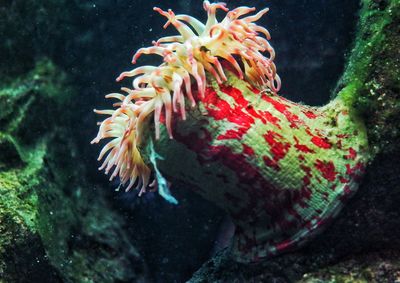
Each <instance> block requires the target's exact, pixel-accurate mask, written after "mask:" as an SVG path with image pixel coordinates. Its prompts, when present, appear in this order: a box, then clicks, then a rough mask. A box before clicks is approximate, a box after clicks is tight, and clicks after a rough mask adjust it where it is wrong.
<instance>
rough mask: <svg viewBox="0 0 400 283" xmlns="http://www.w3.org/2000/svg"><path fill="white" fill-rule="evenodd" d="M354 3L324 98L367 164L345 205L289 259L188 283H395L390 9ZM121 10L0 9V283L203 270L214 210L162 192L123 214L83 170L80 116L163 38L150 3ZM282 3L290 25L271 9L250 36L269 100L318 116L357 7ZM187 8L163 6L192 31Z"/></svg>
mask: <svg viewBox="0 0 400 283" xmlns="http://www.w3.org/2000/svg"><path fill="white" fill-rule="evenodd" d="M229 2H230V1H228V5H229V6H231V7H232V6H236V5H239V4H246V5H249V4H248V1H232V3H229ZM281 2H283V1H281ZM362 2H363V5H364V9H363V10H362V12H361V13H362V14H361V15H362V17H361V22H360V25H359V33H358V37H357V42H358V44H356V45H355V48H354V50H353V52H352V55H351V56H350V57H349V63H348V66H349V68H348V69H347V71H346V72H345V75H344V76H343V79H342V81H341V83H340V84H339V85H338V87H337V92H339V91H348V93H353V91H356V92H357V93H360V95H358V96H357V99H356V101H354V103H355V105H357V107H358V108H359V109H360V113H362V114H364V115H365V117H366V119H367V122H368V125H369V129H370V136H371V141H372V143H373V145H374V146H375V149H376V150H375V153H376V154H377V156H376V158H375V159H374V161H373V162H372V164H371V165H370V167H369V169H368V173H367V176H366V178H365V180H364V184H363V186H362V188H361V189H360V191H359V193H358V194H357V195H356V197H355V198H354V199H352V200H351V201H350V202H349V205H348V206H347V207H346V208H345V210H344V211H343V213H342V214H341V216H340V218H338V219H337V220H336V221H335V223H334V224H333V225H332V226H331V227H330V228H329V229H328V230H326V231H325V232H324V233H323V234H321V235H320V236H319V237H318V238H317V239H315V241H313V242H312V243H310V244H309V245H308V246H306V247H304V248H303V249H302V250H300V251H295V252H293V253H291V254H287V255H285V256H282V257H278V258H274V259H272V260H270V261H268V262H262V263H258V264H253V265H250V266H249V265H241V264H237V263H235V262H233V261H232V260H230V259H229V254H228V253H227V252H226V251H221V252H220V253H219V254H218V255H216V256H215V257H213V258H212V259H211V260H209V261H208V262H206V263H205V264H204V265H203V267H202V268H201V269H200V270H199V271H197V272H196V273H195V275H194V276H193V278H192V279H191V282H218V281H219V282H243V281H251V280H253V281H255V282H259V281H262V282H269V281H273V282H293V281H298V280H300V281H301V282H326V281H328V282H329V281H331V282H354V281H355V280H358V281H359V282H370V281H374V280H375V281H377V282H395V281H396V280H397V278H398V271H399V263H398V260H397V258H398V252H397V250H398V248H400V241H399V239H400V230H399V227H400V225H398V224H399V223H398V219H399V213H400V210H399V208H398V203H399V201H400V190H399V181H398V180H399V177H398V176H399V174H400V171H399V170H400V169H399V166H398V164H399V160H400V153H399V149H398V140H399V133H400V131H399V128H398V125H399V111H398V107H399V104H398V101H399V97H398V95H399V89H400V87H399V80H398V78H399V73H398V71H399V69H400V68H399V65H398V64H399V63H398V59H399V54H398V52H399V49H398V46H399V37H398V34H399V30H398V27H399V26H400V24H399V10H400V8H399V7H398V6H399V5H398V4H397V3H396V2H398V1H394V0H392V1H385V0H383V1H372V0H371V1H367V0H365V1H362ZM132 3H133V2H132V1H116V2H115V1H102V0H98V1H92V2H87V1H65V0H57V1H55V0H43V1H29V0H16V1H9V0H5V1H1V2H0V36H1V39H4V40H2V41H1V42H0V63H1V64H0V74H1V77H0V282H120V283H121V282H148V281H150V282H151V281H155V280H158V281H160V282H173V281H176V282H182V281H184V280H186V279H188V278H190V277H191V274H192V273H193V272H194V271H195V270H196V268H198V267H199V266H200V265H201V263H202V262H204V261H205V260H206V259H207V258H208V257H209V256H210V252H211V250H212V246H213V241H214V237H215V235H216V234H217V229H218V226H219V223H220V222H221V221H222V219H223V214H222V213H221V212H220V211H219V210H217V209H216V208H214V207H213V206H212V205H210V204H209V203H207V202H205V201H203V200H201V199H199V198H198V197H196V196H192V195H191V194H190V193H187V190H185V188H184V184H175V185H176V187H177V188H173V190H174V195H175V196H176V197H177V198H178V199H179V201H180V206H179V207H174V206H171V205H169V204H166V203H165V202H164V201H163V200H162V199H160V198H159V197H158V195H152V194H149V195H148V196H147V197H146V198H142V199H140V200H138V199H137V198H136V197H135V196H134V195H133V194H128V195H126V194H122V193H116V192H113V188H115V184H111V185H109V184H108V180H107V179H106V178H103V177H100V175H99V173H98V172H97V170H96V167H97V164H96V160H95V153H97V150H98V148H91V147H90V146H89V140H90V138H92V137H93V136H94V135H95V131H96V130H97V129H96V127H95V120H94V119H95V118H94V117H95V116H94V115H92V114H91V113H90V112H91V109H92V108H93V106H94V105H96V106H99V107H101V103H103V94H105V93H107V92H111V91H113V90H115V89H116V88H117V87H119V86H116V85H115V84H114V79H115V76H116V75H117V74H118V73H119V72H120V71H123V70H126V69H128V68H129V67H130V66H129V65H128V64H127V62H129V60H127V58H129V57H130V56H131V55H132V52H133V51H134V50H135V49H137V48H138V47H140V46H143V45H146V46H147V45H148V44H149V43H150V42H151V40H153V39H155V38H157V37H159V35H160V34H164V31H163V30H162V28H161V26H162V24H163V19H161V17H159V16H157V15H156V14H153V13H152V10H151V8H152V6H154V5H158V6H162V7H163V8H167V7H166V4H165V3H162V1H134V4H132ZM252 4H254V5H256V6H257V7H258V8H260V7H263V6H264V5H265V1H261V0H260V1H258V0H257V1H252ZM268 4H269V3H268ZM297 4H298V5H299V7H300V10H302V12H300V13H299V9H298V8H296V9H294V8H293V7H292V6H291V5H293V4H289V2H288V3H286V4H285V3H282V4H278V2H276V3H275V2H271V17H270V18H267V20H266V21H265V24H266V25H268V27H269V28H270V30H271V33H272V35H273V38H274V40H275V43H276V44H275V45H274V46H275V48H276V50H277V52H278V51H279V52H278V62H277V65H278V70H280V74H281V75H282V74H283V75H282V76H283V77H284V78H285V84H284V85H286V86H285V88H286V89H284V93H289V94H292V97H290V98H291V99H294V100H296V101H299V100H304V101H305V102H308V103H315V104H318V103H319V104H321V103H323V102H324V101H327V99H328V96H327V95H326V96H325V97H324V96H323V95H322V94H323V93H326V94H327V93H328V90H329V89H332V88H333V87H334V84H335V82H336V80H337V79H338V77H339V74H340V72H341V69H342V67H343V64H342V61H343V59H342V56H341V55H340V56H337V54H344V53H345V51H346V44H347V43H348V41H349V39H350V37H351V36H352V33H351V30H352V29H353V22H354V20H355V17H354V15H353V13H354V11H355V9H356V8H357V7H358V4H357V1H353V2H352V3H351V4H346V5H347V7H346V9H342V6H343V2H342V1H339V0H335V1H331V2H330V4H329V5H326V6H324V8H323V9H321V1H317V0H312V1H306V0H304V1H297ZM197 5H198V1H177V2H176V3H174V4H173V5H172V4H171V6H170V7H171V8H173V9H175V10H179V11H182V12H186V13H190V14H194V15H195V16H196V17H199V18H204V16H203V13H202V11H201V10H200V9H196V10H195V11H193V9H194V8H193V7H194V6H197ZM135 7H143V9H137V8H135ZM341 9H342V10H341ZM304 11H306V12H304ZM338 11H339V12H338ZM143 14H146V15H150V16H149V17H147V16H146V17H143ZM305 14H307V15H308V16H310V18H308V19H309V20H307V21H305V20H303V16H304V17H305V16H306V15H305ZM287 19H289V20H287ZM380 19H382V20H383V21H381V20H380ZM322 21H323V22H322ZM315 22H318V23H322V24H318V25H316V24H315ZM126 23H132V24H126ZM321 29H322V30H321ZM302 33H305V35H303V34H302ZM321 34H323V35H324V36H321ZM316 36H318V38H319V39H320V40H315V37H316ZM337 38H342V39H343V40H337ZM371 39H373V40H371ZM396 47H397V48H396ZM296 58H297V59H296ZM143 63H146V62H143ZM147 63H148V62H147ZM365 67H368V68H365ZM300 71H301V73H302V76H299V75H298V74H299V72H300ZM285 74H286V76H285ZM323 74H326V75H323ZM353 78H356V79H359V83H354V81H353V80H352V79H353ZM289 82H290V83H289ZM346 86H351V88H347V89H346V88H345V87H346ZM299 89H300V90H302V91H301V93H300V92H298V90H299ZM303 93H310V95H309V96H306V97H304V98H302V94H303ZM293 94H294V95H293ZM296 95H298V96H296ZM351 97H352V96H351ZM356 282H357V281H356Z"/></svg>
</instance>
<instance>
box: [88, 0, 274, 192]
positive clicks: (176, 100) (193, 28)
mask: <svg viewBox="0 0 400 283" xmlns="http://www.w3.org/2000/svg"><path fill="white" fill-rule="evenodd" d="M203 7H204V10H205V11H206V12H207V15H208V18H207V21H206V23H205V24H203V23H202V22H200V21H199V20H197V19H195V18H193V17H191V16H188V15H183V14H182V15H176V14H175V13H174V12H173V11H172V10H167V11H164V10H162V9H160V8H158V7H154V10H155V11H157V12H158V13H160V14H161V15H162V16H165V17H166V18H167V22H166V23H165V25H164V28H167V27H168V26H169V25H173V26H174V27H175V29H176V30H177V31H178V33H179V34H178V35H174V36H167V37H162V38H160V39H158V40H157V41H153V46H151V47H145V48H140V49H139V50H138V51H137V52H136V53H135V54H134V56H133V58H132V63H133V64H135V63H136V61H137V60H138V59H139V58H140V56H141V55H147V54H155V55H159V56H162V57H163V63H162V64H160V65H159V66H141V67H137V68H135V69H133V70H131V71H126V72H123V73H121V74H120V75H119V76H118V77H117V79H116V80H117V81H121V80H123V79H124V78H127V77H132V78H134V79H133V82H132V86H133V88H132V89H128V88H122V91H124V92H126V93H127V95H123V94H118V93H113V94H110V95H108V96H107V97H108V98H114V99H117V100H118V102H117V103H114V107H117V108H116V109H113V110H95V112H96V113H98V114H104V115H110V117H108V118H107V119H105V120H104V121H103V122H101V124H100V129H99V132H98V135H97V136H96V138H95V139H93V141H92V143H98V142H99V141H100V140H102V139H106V138H112V140H111V141H110V142H108V143H107V144H106V145H105V146H104V148H103V150H102V151H101V153H100V156H99V160H100V159H103V158H104V161H103V165H102V166H101V167H100V168H101V169H102V170H103V169H105V172H106V173H108V172H110V170H111V169H112V168H113V167H114V171H113V173H112V175H111V178H115V177H116V176H119V178H120V180H121V183H122V184H127V188H128V189H130V188H131V187H132V186H133V185H134V184H135V182H136V184H137V185H136V187H138V188H139V187H141V192H143V191H144V190H145V189H146V187H147V186H148V184H149V179H150V169H149V166H148V165H146V164H145V162H144V161H143V158H142V157H141V154H140V151H139V149H138V147H140V145H141V144H142V142H143V134H144V131H147V130H148V120H149V119H147V118H148V117H149V116H150V115H153V117H154V125H155V137H156V139H158V138H159V137H160V119H161V118H162V117H163V118H164V117H165V125H166V128H167V131H168V135H169V137H170V138H173V130H172V120H173V119H174V117H180V118H181V119H183V120H185V119H186V104H187V103H189V105H190V106H191V107H194V106H195V105H196V100H195V98H194V96H193V93H194V92H195V91H197V93H198V94H199V97H200V98H201V99H202V98H204V94H205V90H206V85H207V81H206V74H209V75H211V76H212V77H214V78H215V79H216V81H217V82H218V83H219V84H222V83H223V82H225V81H226V80H227V77H226V74H225V71H224V68H223V67H222V64H221V61H222V60H223V61H226V62H228V63H229V64H230V65H231V66H232V67H233V69H234V70H236V72H237V74H238V76H239V77H240V78H241V79H246V80H247V81H248V82H250V83H252V84H253V85H254V86H258V87H263V88H269V89H270V90H271V91H272V92H275V93H276V92H277V91H279V89H280V85H281V83H280V78H279V76H278V75H277V73H276V67H275V64H274V63H273V60H274V58H275V52H274V49H273V48H272V47H271V45H270V43H269V40H270V38H271V37H270V34H269V32H268V30H267V29H265V28H263V27H260V26H257V25H256V24H255V23H254V22H255V21H257V20H258V19H260V18H261V17H262V16H263V15H264V14H265V13H266V12H268V9H263V10H261V11H259V12H258V13H257V14H255V15H248V14H249V13H251V12H254V11H255V8H251V7H238V8H236V9H234V10H232V11H229V9H228V8H227V7H226V4H225V3H213V4H211V3H210V2H209V1H204V3H203ZM217 10H222V11H224V12H225V13H226V15H225V17H224V19H222V21H218V19H217V16H216V12H217ZM263 53H268V54H269V56H267V57H266V56H264V55H263ZM241 66H242V67H241ZM192 82H193V85H192ZM163 113H164V114H163ZM174 113H177V114H174ZM106 153H108V154H106Z"/></svg>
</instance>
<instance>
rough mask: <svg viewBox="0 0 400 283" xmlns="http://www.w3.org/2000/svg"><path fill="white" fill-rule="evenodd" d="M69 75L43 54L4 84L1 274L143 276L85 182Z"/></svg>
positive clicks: (29, 277)
mask: <svg viewBox="0 0 400 283" xmlns="http://www.w3.org/2000/svg"><path fill="white" fill-rule="evenodd" d="M64 77H65V76H64V75H63V74H62V72H61V71H60V70H59V69H57V68H56V67H55V66H54V64H52V63H51V62H50V61H48V60H44V61H41V62H38V63H37V64H36V67H35V68H34V69H33V70H32V71H30V72H29V73H28V74H26V75H24V76H22V77H19V78H16V79H15V80H13V81H12V82H11V83H10V84H9V85H5V86H3V87H2V89H1V90H0V109H6V111H2V112H0V113H1V116H0V121H1V127H0V148H1V150H2V155H1V159H0V274H1V276H0V278H1V280H4V282H65V281H68V282H115V281H118V282H132V281H141V280H142V281H143V280H144V278H145V277H146V267H145V264H144V262H143V260H142V258H141V256H140V255H139V253H138V252H137V250H136V248H135V247H134V245H133V243H132V242H130V241H129V240H128V238H127V235H126V233H125V232H124V231H123V230H122V229H121V227H122V225H123V220H122V219H121V217H120V216H118V215H117V214H115V213H114V212H112V211H111V210H110V208H109V207H108V206H107V204H106V203H105V201H104V195H103V194H102V193H101V192H99V191H97V190H96V188H93V186H91V185H89V184H88V183H87V182H86V181H85V170H84V168H83V166H82V161H81V160H80V158H79V155H78V150H77V145H76V144H75V143H74V141H73V139H72V137H71V135H70V130H68V129H69V127H70V125H69V124H68V119H67V118H66V117H68V115H67V114H66V111H65V109H68V107H69V102H68V101H70V99H71V98H72V97H73V95H74V92H72V91H71V90H69V89H68V88H67V87H66V85H65V84H64V79H63V78H64Z"/></svg>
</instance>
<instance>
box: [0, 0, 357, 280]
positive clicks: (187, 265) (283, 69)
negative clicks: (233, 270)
mask: <svg viewBox="0 0 400 283" xmlns="http://www.w3.org/2000/svg"><path fill="white" fill-rule="evenodd" d="M1 2H3V3H1ZM1 2H0V8H2V9H7V11H8V12H7V17H10V18H11V19H12V18H15V19H16V21H18V22H19V23H20V24H18V25H17V30H9V29H8V28H7V27H5V26H1V31H2V34H3V35H4V38H13V40H10V43H9V46H8V47H6V48H5V47H4V46H3V45H2V47H1V48H3V50H0V59H1V61H0V62H2V63H5V65H7V66H10V67H9V68H4V69H5V70H6V71H5V72H6V75H8V76H12V75H13V74H16V73H19V72H21V70H23V69H29V68H30V67H31V66H32V65H33V63H34V61H35V60H36V59H37V58H39V57H40V56H46V57H49V58H51V59H52V60H54V61H55V62H56V63H57V64H58V65H59V66H60V67H61V68H62V69H64V70H65V71H66V72H67V73H68V74H69V75H70V76H71V78H72V80H71V81H72V82H71V83H72V84H73V87H74V88H75V89H76V90H77V91H78V92H79V93H80V95H81V97H82V99H80V100H78V101H76V102H75V103H74V104H75V108H74V111H75V118H74V119H75V120H74V133H72V134H73V135H74V136H75V137H76V139H77V140H78V141H79V143H80V144H81V148H80V149H81V156H82V159H83V162H85V163H86V164H87V166H86V167H87V168H88V171H89V175H90V179H91V181H92V182H93V184H96V186H101V187H103V188H105V189H107V190H109V194H110V197H109V201H110V205H111V206H112V207H114V208H115V210H116V211H118V213H120V214H121V215H123V216H124V217H125V219H126V220H127V226H126V229H127V230H128V231H130V235H131V237H133V238H134V239H135V241H136V242H138V243H139V244H140V246H141V250H140V252H141V253H142V254H143V256H144V257H145V260H146V262H147V263H148V266H149V268H150V270H151V273H152V274H153V279H156V280H158V281H159V282H173V281H177V282H181V281H183V280H185V279H188V278H190V276H191V274H192V273H193V272H194V271H195V270H196V269H197V268H198V267H199V266H200V265H201V264H202V263H203V262H204V261H205V260H206V259H207V258H208V257H209V256H210V255H211V253H212V250H213V248H214V240H215V239H216V238H217V237H221V232H219V231H220V229H219V226H220V223H224V215H223V213H222V212H221V211H219V210H218V209H216V208H214V207H213V206H212V205H210V204H209V203H207V202H205V201H203V200H201V199H200V198H198V197H197V196H193V195H192V194H188V193H187V192H186V191H187V190H185V188H183V187H180V185H179V184H174V186H175V188H173V190H174V191H175V192H176V193H175V195H176V197H177V198H179V199H180V203H181V204H180V205H179V206H178V207H173V206H171V205H169V204H167V203H166V202H165V201H164V200H162V199H160V197H159V196H158V195H154V194H148V195H147V196H146V197H144V198H142V199H140V200H138V199H137V198H136V196H135V195H134V194H122V193H116V192H114V190H113V189H114V188H115V186H116V184H113V183H109V182H108V180H107V178H105V177H104V176H103V175H102V174H99V173H98V171H97V170H96V169H97V161H96V156H97V151H98V148H97V147H96V148H94V147H91V146H90V145H89V141H90V140H91V139H92V138H93V137H94V136H95V134H96V132H97V127H96V125H95V123H96V117H95V115H94V114H93V113H92V109H93V108H94V107H98V108H102V107H103V106H107V105H108V103H109V102H108V101H105V99H104V94H107V93H109V92H113V91H117V90H118V89H119V88H120V85H119V84H118V83H116V82H115V78H116V76H117V75H118V74H119V73H121V72H122V71H125V70H129V69H131V68H132V66H131V64H130V60H131V56H132V55H133V53H134V52H135V51H136V50H137V49H138V48H140V47H143V46H149V45H151V41H152V40H155V39H157V38H159V37H161V36H165V35H166V34H173V32H174V31H173V29H172V28H170V29H168V30H166V31H165V30H163V29H162V25H163V24H164V22H165V19H164V18H163V17H161V16H160V15H159V14H158V13H155V12H154V11H153V10H152V8H153V6H159V7H161V8H163V9H166V8H172V9H173V10H174V11H176V12H177V13H186V14H190V15H193V16H195V17H196V18H198V19H200V20H202V21H204V20H205V19H206V15H205V12H204V11H203V9H202V1H199V0H196V1H195V0H187V1H182V0H178V1H154V0H146V1H142V0H135V1H132V0H130V1H129V0H114V1H101V0H98V1H11V0H8V1H7V0H6V1H1ZM227 3H228V7H230V8H233V7H236V6H239V5H248V6H255V7H257V8H258V9H260V8H264V7H266V6H267V7H270V12H269V13H268V14H267V15H266V16H264V18H263V19H262V20H260V21H259V24H260V25H262V26H265V27H267V28H268V30H269V31H270V32H271V35H272V41H271V44H272V45H273V47H274V48H275V51H276V54H277V58H276V65H277V68H278V73H279V74H280V76H281V78H282V83H283V87H282V90H281V91H280V94H281V95H283V96H285V97H287V98H290V99H292V100H294V101H303V102H305V103H307V104H311V105H321V104H323V103H324V102H326V101H328V99H329V96H330V94H331V91H332V90H333V89H334V87H335V84H336V82H337V80H338V78H339V76H340V74H341V71H342V69H343V65H344V58H345V54H346V53H347V52H348V51H349V50H350V47H351V41H350V40H351V38H352V35H353V32H354V29H355V22H356V17H357V9H358V1H342V0H331V1H326V0H299V1H280V0H271V1H261V0H254V1H227ZM14 62H18V63H17V64H15V63H14ZM158 62H160V61H158V58H153V57H151V58H149V59H143V60H141V61H140V63H143V64H145V63H153V64H157V63H158ZM224 225H226V224H224Z"/></svg>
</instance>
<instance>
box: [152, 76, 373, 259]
mask: <svg viewBox="0 0 400 283" xmlns="http://www.w3.org/2000/svg"><path fill="white" fill-rule="evenodd" d="M208 82H209V84H208V86H207V90H206V95H205V98H203V99H201V98H200V97H198V99H199V104H198V107H196V108H194V109H192V110H190V111H189V113H188V119H187V120H186V121H175V122H177V123H175V128H174V129H175V132H174V139H173V140H170V139H168V138H167V137H168V135H167V134H166V133H165V129H163V130H164V133H162V134H161V139H160V140H158V141H157V142H155V146H156V151H157V152H158V153H159V154H160V155H161V156H162V157H164V161H159V162H158V166H159V169H160V170H161V171H162V173H163V174H164V175H165V176H166V177H167V179H170V180H172V181H173V180H174V179H179V180H180V181H183V182H186V183H187V184H189V185H191V186H192V188H193V190H194V191H195V192H197V193H199V194H200V195H202V196H203V197H204V198H206V199H208V200H210V201H212V202H214V203H215V204H216V205H218V206H219V207H221V208H223V209H224V210H225V211H227V212H228V213H229V215H230V216H231V217H232V219H233V221H234V223H235V225H236V230H235V237H234V240H233V245H232V252H233V254H234V255H235V257H236V258H237V259H238V260H240V261H256V260H258V259H261V258H266V257H269V256H272V255H276V254H279V253H281V252H284V251H287V250H289V249H292V248H295V247H298V246H299V245H301V244H302V243H303V242H304V241H305V240H307V239H309V238H310V237H311V236H312V235H314V234H315V233H316V232H318V231H320V230H321V229H320V228H323V227H324V226H325V225H326V224H327V223H329V222H330V220H331V219H332V218H333V217H334V216H335V215H336V214H337V213H338V212H339V211H340V208H341V207H342V206H343V204H344V202H345V201H346V200H347V199H348V198H349V197H350V196H351V195H352V194H353V193H354V192H355V191H356V190H357V188H358V185H359V182H360V180H361V177H362V175H363V172H364V170H365V166H366V163H367V162H368V156H369V155H368V142H367V136H366V130H365V127H364V125H363V123H362V122H361V121H360V120H359V119H357V117H356V116H355V115H353V112H354V111H352V109H349V107H348V106H346V104H345V103H344V102H343V100H342V99H340V98H336V99H334V100H332V101H331V102H330V103H329V104H328V105H326V106H324V107H320V108H316V107H308V106H305V105H302V104H297V103H293V102H291V101H288V100H286V99H284V98H283V97H281V96H278V95H276V94H273V93H271V92H267V91H260V90H258V89H256V88H254V87H252V86H251V85H250V84H249V83H247V82H245V81H243V80H240V79H238V77H237V76H236V75H234V74H232V73H229V76H228V82H227V83H225V84H222V85H218V84H217V83H216V82H215V81H214V80H213V79H212V78H209V79H208ZM176 120H177V119H176Z"/></svg>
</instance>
